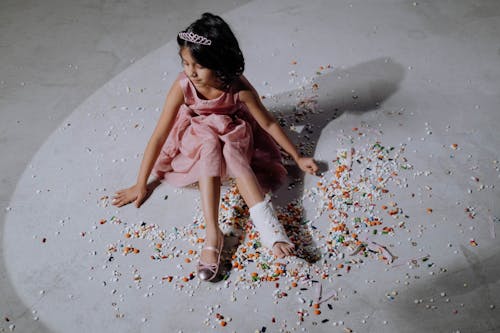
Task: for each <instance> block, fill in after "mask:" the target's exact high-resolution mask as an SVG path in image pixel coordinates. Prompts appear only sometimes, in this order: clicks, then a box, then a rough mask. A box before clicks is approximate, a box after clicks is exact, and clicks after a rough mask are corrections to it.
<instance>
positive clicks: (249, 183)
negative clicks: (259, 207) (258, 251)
mask: <svg viewBox="0 0 500 333" xmlns="http://www.w3.org/2000/svg"><path fill="white" fill-rule="evenodd" d="M236 186H238V190H239V191H240V194H241V196H242V197H243V200H245V203H246V204H247V205H248V207H253V206H254V205H255V204H257V203H259V202H262V201H264V192H263V191H262V189H261V188H260V185H259V182H258V180H257V178H256V177H255V174H253V173H250V174H248V175H245V176H242V177H239V178H237V179H236ZM293 248H294V247H293V246H292V245H290V244H288V243H285V242H276V243H274V245H273V249H272V252H273V254H274V255H275V256H277V257H278V258H283V257H286V256H289V255H292V254H293Z"/></svg>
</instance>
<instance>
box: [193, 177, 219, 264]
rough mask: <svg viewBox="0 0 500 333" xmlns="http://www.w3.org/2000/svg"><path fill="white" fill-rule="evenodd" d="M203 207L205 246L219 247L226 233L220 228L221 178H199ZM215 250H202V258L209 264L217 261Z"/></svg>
mask: <svg viewBox="0 0 500 333" xmlns="http://www.w3.org/2000/svg"><path fill="white" fill-rule="evenodd" d="M198 185H199V188H200V194H201V207H202V210H203V217H204V219H205V224H206V229H205V230H206V236H205V246H213V247H215V248H218V247H219V245H220V242H221V241H222V238H223V237H224V235H223V234H222V231H221V230H220V228H219V201H220V186H221V182H220V178H219V177H203V178H200V179H199V180H198ZM217 258H218V254H217V253H216V252H214V251H201V254H200V260H201V261H203V262H204V263H207V264H212V263H214V264H215V263H217Z"/></svg>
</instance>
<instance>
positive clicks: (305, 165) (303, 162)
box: [296, 157, 318, 175]
mask: <svg viewBox="0 0 500 333" xmlns="http://www.w3.org/2000/svg"><path fill="white" fill-rule="evenodd" d="M296 163H297V165H298V166H299V168H300V169H301V170H302V171H304V172H306V173H308V174H311V175H315V174H316V172H317V171H318V166H317V165H316V162H314V160H313V159H312V158H310V157H299V158H298V159H297V160H296Z"/></svg>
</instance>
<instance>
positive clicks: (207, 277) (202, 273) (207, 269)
mask: <svg viewBox="0 0 500 333" xmlns="http://www.w3.org/2000/svg"><path fill="white" fill-rule="evenodd" d="M223 247H224V236H222V240H221V242H220V246H219V248H215V247H213V246H205V247H204V248H203V249H201V250H202V251H205V250H206V251H214V252H216V253H217V254H218V257H217V263H215V264H207V263H204V262H203V261H201V259H200V261H199V262H198V267H197V268H196V270H197V273H198V277H199V278H200V279H201V280H203V281H212V280H213V279H214V278H215V277H216V276H217V273H218V272H219V265H220V256H221V253H222V249H223Z"/></svg>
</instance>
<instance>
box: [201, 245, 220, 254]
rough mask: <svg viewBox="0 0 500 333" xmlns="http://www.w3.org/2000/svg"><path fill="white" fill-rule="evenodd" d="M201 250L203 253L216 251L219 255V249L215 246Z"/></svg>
mask: <svg viewBox="0 0 500 333" xmlns="http://www.w3.org/2000/svg"><path fill="white" fill-rule="evenodd" d="M201 250H202V251H205V250H208V251H214V252H217V253H219V249H218V248H216V247H215V246H205V247H203V248H202V249H201Z"/></svg>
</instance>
